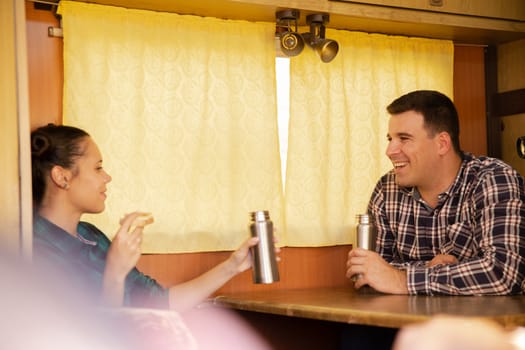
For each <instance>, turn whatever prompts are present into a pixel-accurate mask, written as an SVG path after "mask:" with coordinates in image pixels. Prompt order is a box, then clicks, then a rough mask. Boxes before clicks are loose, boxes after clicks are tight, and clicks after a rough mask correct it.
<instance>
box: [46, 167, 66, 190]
mask: <svg viewBox="0 0 525 350" xmlns="http://www.w3.org/2000/svg"><path fill="white" fill-rule="evenodd" d="M49 173H50V175H51V181H53V183H54V184H55V185H56V186H57V187H60V188H62V189H65V190H67V189H68V188H69V180H70V179H71V172H70V171H69V170H67V169H64V168H63V167H61V166H60V165H55V166H53V167H52V168H51V171H50V172H49Z"/></svg>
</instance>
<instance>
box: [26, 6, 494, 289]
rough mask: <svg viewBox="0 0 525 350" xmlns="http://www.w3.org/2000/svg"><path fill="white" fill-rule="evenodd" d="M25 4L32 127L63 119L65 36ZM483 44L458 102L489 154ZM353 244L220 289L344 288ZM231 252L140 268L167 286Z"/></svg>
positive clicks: (296, 256) (158, 259) (285, 254)
mask: <svg viewBox="0 0 525 350" xmlns="http://www.w3.org/2000/svg"><path fill="white" fill-rule="evenodd" d="M33 6H34V5H33V3H32V2H26V13H27V36H28V38H27V40H28V55H29V58H28V60H29V63H28V64H29V79H30V81H29V86H30V111H31V126H32V127H33V128H34V127H36V126H39V125H44V124H47V123H49V122H55V123H60V122H61V121H62V85H63V75H62V74H63V73H62V71H63V62H62V40H61V39H59V38H50V37H48V36H47V27H48V26H58V20H57V19H56V17H55V16H54V15H53V13H52V12H50V11H43V10H35V9H34V7H33ZM482 53H483V48H480V47H468V46H465V47H458V46H456V54H455V70H454V74H455V83H454V90H455V95H454V100H455V102H456V104H457V105H458V110H459V113H460V118H461V128H462V132H461V143H462V145H463V148H464V149H466V150H469V151H472V152H474V153H477V154H482V153H485V152H486V146H484V145H483V143H484V142H485V140H486V136H485V131H484V128H485V125H484V123H485V112H484V105H485V104H484V81H483V74H484V73H483V65H482V63H483V54H482ZM349 250H350V246H334V247H320V248H290V247H286V248H283V249H282V252H281V254H280V256H281V262H280V263H279V270H280V274H281V281H280V282H278V283H275V284H271V285H256V284H253V283H252V279H251V272H250V271H246V272H245V273H243V274H241V275H239V276H237V277H235V278H234V279H233V280H231V281H230V282H228V283H227V284H226V285H225V286H224V287H223V288H221V289H220V290H219V292H230V291H250V290H272V289H275V288H285V289H293V288H310V287H320V286H342V285H349V284H350V282H349V280H348V279H346V277H345V265H346V257H347V254H348V251H349ZM229 254H230V253H229V252H211V253H210V252H205V253H192V254H158V255H144V256H142V257H141V259H140V261H139V263H138V267H139V269H141V270H142V271H143V272H145V273H147V274H149V275H151V276H152V277H154V278H156V279H157V280H158V281H159V282H160V283H162V284H163V285H172V284H174V283H178V282H181V281H185V280H188V279H191V278H193V277H195V276H197V275H199V274H200V273H202V272H204V271H206V270H208V269H210V268H211V267H213V266H214V265H216V264H217V263H219V262H220V261H223V260H224V259H226V258H227V257H228V255H229Z"/></svg>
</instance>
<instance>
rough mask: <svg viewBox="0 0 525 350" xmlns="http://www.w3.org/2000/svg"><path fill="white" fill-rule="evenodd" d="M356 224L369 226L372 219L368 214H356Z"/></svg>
mask: <svg viewBox="0 0 525 350" xmlns="http://www.w3.org/2000/svg"><path fill="white" fill-rule="evenodd" d="M356 218H357V222H358V223H360V224H369V223H370V222H371V221H372V218H371V216H370V215H368V214H357V215H356Z"/></svg>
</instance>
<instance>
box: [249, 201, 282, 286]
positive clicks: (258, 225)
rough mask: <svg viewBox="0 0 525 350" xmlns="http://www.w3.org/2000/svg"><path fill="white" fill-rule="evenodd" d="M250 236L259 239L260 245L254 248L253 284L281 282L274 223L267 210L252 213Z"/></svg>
mask: <svg viewBox="0 0 525 350" xmlns="http://www.w3.org/2000/svg"><path fill="white" fill-rule="evenodd" d="M250 216H251V222H250V225H249V226H250V234H251V235H252V236H253V237H259V243H258V244H257V245H255V246H254V247H252V248H251V249H252V256H253V269H252V270H253V282H255V283H273V282H277V281H279V269H278V268H277V260H276V257H275V248H274V242H273V223H272V221H271V220H270V214H269V213H268V211H267V210H261V211H254V212H252V213H250Z"/></svg>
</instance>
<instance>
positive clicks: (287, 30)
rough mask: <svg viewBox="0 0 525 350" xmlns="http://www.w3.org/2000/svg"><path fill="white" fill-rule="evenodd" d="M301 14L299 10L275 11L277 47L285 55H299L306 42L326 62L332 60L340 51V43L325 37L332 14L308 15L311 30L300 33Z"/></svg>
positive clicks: (307, 21) (307, 20)
mask: <svg viewBox="0 0 525 350" xmlns="http://www.w3.org/2000/svg"><path fill="white" fill-rule="evenodd" d="M299 15H300V13H299V10H283V11H277V12H276V13H275V19H276V21H277V24H276V26H275V39H276V48H277V49H278V50H279V52H281V53H282V54H283V55H285V56H288V57H292V56H297V55H299V54H300V53H301V52H302V51H303V49H304V44H305V43H306V44H307V45H308V46H310V47H311V48H312V49H314V50H315V52H317V54H318V55H319V57H320V58H321V61H323V62H325V63H328V62H330V61H332V60H333V59H334V58H335V56H336V55H337V52H338V51H339V44H338V43H337V41H335V40H331V39H326V37H325V31H326V29H325V24H326V23H328V21H329V19H330V16H329V15H328V14H312V15H308V16H306V24H307V25H308V26H310V31H309V32H307V33H303V34H299V33H298V32H297V22H298V20H299Z"/></svg>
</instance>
